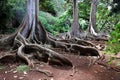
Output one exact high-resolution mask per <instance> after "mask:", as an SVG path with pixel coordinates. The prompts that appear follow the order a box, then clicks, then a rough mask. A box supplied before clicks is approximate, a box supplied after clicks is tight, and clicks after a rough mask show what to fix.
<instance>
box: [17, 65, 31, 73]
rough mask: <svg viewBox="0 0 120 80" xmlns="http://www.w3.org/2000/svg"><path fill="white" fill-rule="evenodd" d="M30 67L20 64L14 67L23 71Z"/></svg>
mask: <svg viewBox="0 0 120 80" xmlns="http://www.w3.org/2000/svg"><path fill="white" fill-rule="evenodd" d="M29 70H30V68H29V67H28V66H27V65H20V66H18V67H17V68H16V71H18V72H24V71H29Z"/></svg>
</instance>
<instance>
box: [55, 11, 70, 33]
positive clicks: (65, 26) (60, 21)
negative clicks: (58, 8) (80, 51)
mask: <svg viewBox="0 0 120 80" xmlns="http://www.w3.org/2000/svg"><path fill="white" fill-rule="evenodd" d="M69 27H70V19H69V14H68V12H67V11H66V12H64V13H63V14H62V15H61V16H59V17H58V18H57V21H56V23H55V25H54V30H55V31H58V32H60V33H62V32H67V31H68V30H69Z"/></svg>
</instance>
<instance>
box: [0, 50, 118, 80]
mask: <svg viewBox="0 0 120 80" xmlns="http://www.w3.org/2000/svg"><path fill="white" fill-rule="evenodd" d="M55 51H57V52H59V53H60V54H62V55H65V56H66V57H67V58H68V59H69V60H70V61H71V62H72V63H73V66H74V67H73V68H68V67H65V66H64V67H62V66H55V65H49V64H48V63H44V62H39V63H36V64H35V66H34V68H33V69H35V70H33V69H31V70H29V71H27V72H17V71H16V68H17V67H18V66H19V65H21V64H23V63H20V62H16V60H15V58H14V57H13V58H12V57H11V58H8V59H5V60H3V61H2V62H3V63H4V64H2V63H1V64H0V66H5V67H4V68H3V69H2V68H0V80H120V72H116V71H115V70H113V69H111V68H107V67H105V66H102V65H99V64H94V65H92V62H93V61H94V60H95V59H96V58H95V57H85V56H78V55H76V54H73V53H70V52H65V51H64V50H63V49H55ZM3 54H9V51H2V50H0V56H2V55H3ZM39 69H41V70H46V71H48V72H50V73H51V74H52V76H47V75H45V74H43V73H41V72H39V71H36V70H39Z"/></svg>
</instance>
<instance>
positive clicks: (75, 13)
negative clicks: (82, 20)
mask: <svg viewBox="0 0 120 80" xmlns="http://www.w3.org/2000/svg"><path fill="white" fill-rule="evenodd" d="M70 33H71V36H75V37H79V35H80V26H79V22H78V0H73V23H72V25H71V29H70Z"/></svg>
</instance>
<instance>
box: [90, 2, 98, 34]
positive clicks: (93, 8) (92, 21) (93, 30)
mask: <svg viewBox="0 0 120 80" xmlns="http://www.w3.org/2000/svg"><path fill="white" fill-rule="evenodd" d="M99 2H100V0H92V2H91V11H90V22H89V27H88V28H89V32H90V33H91V34H93V35H95V36H96V35H97V32H98V31H97V27H96V11H97V5H98V4H99Z"/></svg>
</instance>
